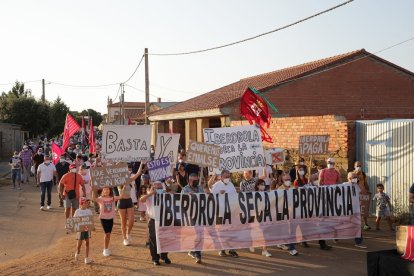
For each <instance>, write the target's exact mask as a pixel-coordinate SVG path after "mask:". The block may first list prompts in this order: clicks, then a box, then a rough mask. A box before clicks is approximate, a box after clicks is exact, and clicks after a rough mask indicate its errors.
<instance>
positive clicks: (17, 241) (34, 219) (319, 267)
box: [0, 183, 395, 276]
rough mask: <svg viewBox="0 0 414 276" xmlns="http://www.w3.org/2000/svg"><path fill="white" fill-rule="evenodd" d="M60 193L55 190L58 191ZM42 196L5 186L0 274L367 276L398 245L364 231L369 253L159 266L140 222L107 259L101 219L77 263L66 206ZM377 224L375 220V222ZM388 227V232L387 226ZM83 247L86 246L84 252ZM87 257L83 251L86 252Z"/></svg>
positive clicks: (182, 257) (337, 250)
mask: <svg viewBox="0 0 414 276" xmlns="http://www.w3.org/2000/svg"><path fill="white" fill-rule="evenodd" d="M54 189H55V188H54ZM39 199H40V193H39V191H38V188H35V187H33V186H32V184H31V183H29V184H25V186H24V187H23V190H21V191H18V190H12V189H10V186H4V185H3V186H1V187H0V210H1V213H0V254H1V255H0V274H1V275H80V274H81V275H83V274H88V275H89V274H90V275H125V274H128V275H131V274H133V275H139V274H151V275H174V274H175V275H266V274H268V275H282V274H284V275H286V274H287V273H288V274H289V276H293V275H366V252H367V251H368V250H370V251H377V250H383V249H392V248H394V247H395V236H394V235H393V234H390V232H388V231H387V230H383V231H381V232H374V231H368V232H364V239H365V240H364V242H365V244H366V245H367V246H368V250H364V249H358V248H355V247H354V246H353V245H354V242H353V240H340V241H339V243H338V244H335V243H333V242H328V243H329V244H331V245H333V249H332V250H331V251H322V250H320V249H319V247H318V244H317V242H311V243H310V245H311V247H310V248H303V247H301V246H297V249H298V251H299V253H300V254H299V256H296V257H292V256H290V255H289V254H288V252H287V251H283V250H280V249H278V248H276V247H271V248H270V250H269V251H270V252H271V253H272V254H273V257H270V258H266V257H264V256H261V254H260V252H261V250H259V249H256V252H255V253H250V252H249V250H248V249H244V250H239V251H238V252H239V255H240V257H239V258H238V259H235V258H231V257H220V256H218V254H217V252H215V251H212V252H203V263H202V264H196V263H195V262H194V260H193V259H191V258H190V257H189V256H187V254H186V253H171V254H170V258H171V260H172V262H173V263H172V264H171V265H166V264H164V263H162V265H161V266H160V267H154V266H153V265H152V263H151V258H150V255H149V250H148V249H146V248H145V229H146V224H145V223H143V222H139V221H138V222H136V223H135V226H134V229H133V234H132V237H133V242H132V245H131V246H124V245H122V239H121V235H120V225H119V219H118V218H117V219H116V221H115V225H114V232H113V235H112V240H111V244H110V247H111V249H112V253H113V254H112V256H110V257H106V258H105V257H103V256H102V247H103V232H102V228H101V226H100V224H99V222H98V220H97V219H96V221H95V222H96V226H97V227H96V228H97V230H96V231H94V232H93V233H92V239H91V250H92V252H91V256H92V258H93V259H94V263H93V264H91V265H85V264H84V263H83V258H81V259H80V260H79V261H75V260H74V258H73V253H74V251H75V244H76V241H75V236H74V234H69V235H66V233H65V230H64V216H63V208H59V207H57V201H56V193H54V194H53V197H52V205H53V207H54V208H53V209H52V210H48V211H40V210H39ZM371 224H372V225H373V222H371ZM383 229H386V226H385V225H384V227H383ZM82 249H84V248H82ZM81 255H82V256H84V251H81Z"/></svg>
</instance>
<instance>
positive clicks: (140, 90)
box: [125, 84, 177, 102]
mask: <svg viewBox="0 0 414 276" xmlns="http://www.w3.org/2000/svg"><path fill="white" fill-rule="evenodd" d="M125 86H128V87H130V88H132V89H135V90H137V91H139V92H142V93H145V91H144V90H142V89H139V88H137V87H135V86H132V85H129V84H125ZM149 95H150V96H153V97H155V98H161V99H164V100H167V101H169V102H177V101H176V100H170V99H166V98H164V97H160V96H157V95H154V94H151V93H150V94H149Z"/></svg>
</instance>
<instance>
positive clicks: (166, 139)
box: [154, 133, 180, 165]
mask: <svg viewBox="0 0 414 276" xmlns="http://www.w3.org/2000/svg"><path fill="white" fill-rule="evenodd" d="M179 142H180V134H174V133H173V134H170V133H158V134H157V144H156V146H155V155H154V159H160V158H162V157H166V156H168V157H169V159H170V163H171V165H173V164H175V162H177V158H178V143H179Z"/></svg>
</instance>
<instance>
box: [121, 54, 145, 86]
mask: <svg viewBox="0 0 414 276" xmlns="http://www.w3.org/2000/svg"><path fill="white" fill-rule="evenodd" d="M144 56H145V54H143V55H142V57H141V60H140V61H139V63H138V65H137V67H136V68H135V70H134V72H133V73H132V75H131V76H130V77H129V78H128V79H127V80H126V81H124V82H123V83H124V84H125V83H127V82H128V81H129V80H130V79H131V78H132V77H133V76H134V75H135V73H136V72H137V70H138V68H139V66H140V65H141V62H142V61H143V60H144Z"/></svg>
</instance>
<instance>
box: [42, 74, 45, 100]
mask: <svg viewBox="0 0 414 276" xmlns="http://www.w3.org/2000/svg"><path fill="white" fill-rule="evenodd" d="M45 101H46V97H45V79H42V102H45Z"/></svg>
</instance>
